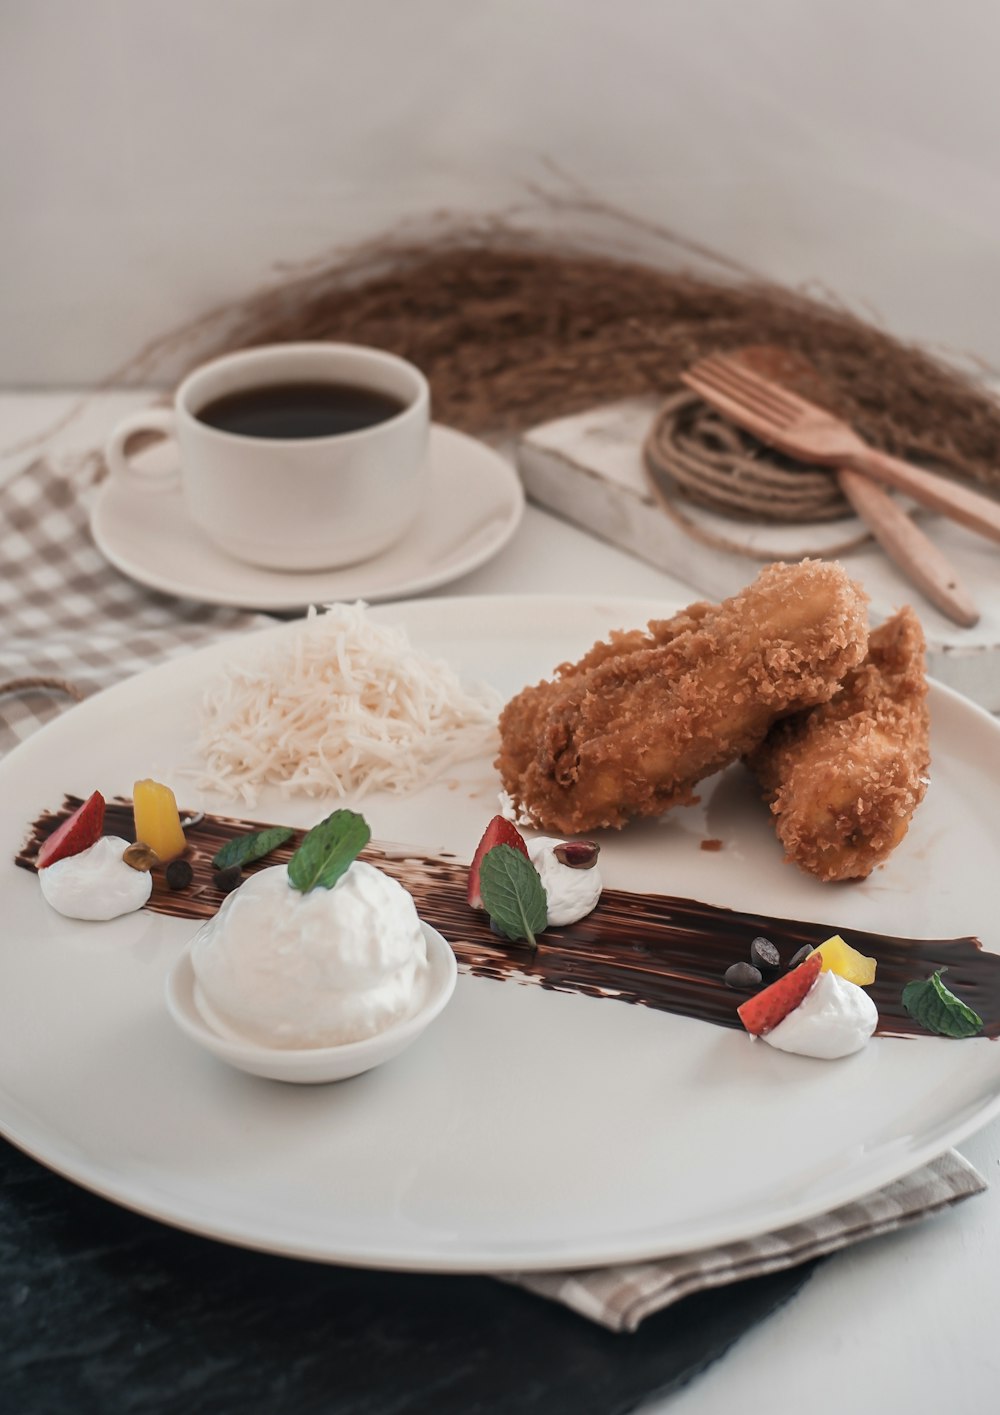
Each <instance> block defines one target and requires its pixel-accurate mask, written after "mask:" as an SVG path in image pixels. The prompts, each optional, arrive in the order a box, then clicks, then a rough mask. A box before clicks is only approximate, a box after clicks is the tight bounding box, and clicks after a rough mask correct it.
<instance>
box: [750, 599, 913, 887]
mask: <svg viewBox="0 0 1000 1415" xmlns="http://www.w3.org/2000/svg"><path fill="white" fill-rule="evenodd" d="M924 673H925V666H924V635H923V631H922V629H921V627H920V621H919V620H918V618H917V616H916V615H915V614H914V612H913V610H912V609H909V608H905V609H901V610H900V611H899V613H898V614H896V615H894V617H893V618H892V619H889V620H887V621H886V623H884V624H883V625H881V627H880V628H878V629H875V630H874V631H873V633H872V635H871V637H870V639H869V641H868V656H867V658H866V659H865V660H864V662H863V663H862V664H861V665H860V667H859V668H856V669H855V670H854V671H853V672H852V673H849V674H848V676H847V678H846V679H845V680H844V683H843V686H842V687H841V689H840V691H839V692H838V693H837V694H836V695H835V696H834V697H833V698H831V700H830V701H829V702H828V703H825V704H823V706H822V707H816V708H813V709H812V710H811V711H809V712H803V713H796V715H795V716H794V717H789V718H786V719H785V720H784V721H783V722H779V723H777V724H776V725H775V726H774V728H772V730H771V732H770V733H769V734H768V736H767V738H766V740H765V741H764V743H763V745H762V746H761V747H760V748H759V749H758V750H757V751H756V752H754V753H753V754H752V755H751V756H750V758H749V759H748V765H749V766H750V769H751V770H752V771H753V772H754V774H755V775H756V777H757V779H758V780H759V782H760V784H761V787H762V788H763V791H764V799H765V800H766V801H768V802H769V803H770V806H771V810H772V812H773V813H774V816H775V821H776V828H777V832H778V839H779V840H780V841H781V843H782V845H784V847H785V852H786V858H787V859H788V860H791V861H794V863H795V864H797V865H800V866H801V867H802V869H804V870H808V871H809V873H810V874H814V875H816V876H817V878H818V879H822V880H848V879H865V878H866V877H867V876H868V875H869V874H871V872H872V870H873V869H874V868H875V866H876V865H880V864H881V863H882V862H883V861H884V860H885V859H887V858H888V856H889V855H890V853H891V852H892V851H893V850H894V849H895V848H896V846H897V845H898V844H899V842H900V841H901V840H902V838H903V836H904V835H905V834H906V831H907V828H908V826H909V824H910V817H911V816H912V815H913V812H914V811H915V810H916V808H917V806H918V805H919V804H920V802H921V801H922V800H923V796H924V792H925V791H926V789H927V769H928V766H929V764H930V748H929V743H928V728H929V719H928V713H927V702H926V698H927V682H926V679H925V676H924Z"/></svg>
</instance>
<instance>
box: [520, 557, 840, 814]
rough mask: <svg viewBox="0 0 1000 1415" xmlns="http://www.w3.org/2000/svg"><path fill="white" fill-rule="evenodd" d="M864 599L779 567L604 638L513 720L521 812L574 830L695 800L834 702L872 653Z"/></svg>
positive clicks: (530, 694)
mask: <svg viewBox="0 0 1000 1415" xmlns="http://www.w3.org/2000/svg"><path fill="white" fill-rule="evenodd" d="M866 644H867V631H866V621H865V596H864V594H863V593H862V591H861V590H860V589H859V587H858V586H857V585H855V584H853V583H852V582H851V580H850V579H849V578H848V576H847V574H846V573H845V571H844V570H843V569H842V567H841V566H839V565H836V564H827V563H823V562H819V561H808V560H807V561H803V562H802V563H801V564H799V565H782V564H775V565H770V566H768V567H766V568H765V569H764V570H762V571H761V573H760V575H759V576H758V577H757V579H756V580H755V581H754V583H753V584H752V585H750V586H748V587H747V588H746V589H745V590H743V591H741V593H740V594H738V595H735V596H733V598H732V599H728V600H726V601H725V602H724V603H722V604H720V605H709V604H704V603H699V604H695V605H692V606H691V607H690V608H688V609H686V610H682V611H681V613H680V614H678V615H675V616H674V617H673V618H672V619H668V620H661V621H653V622H651V623H650V625H649V626H648V628H647V629H646V630H645V631H642V630H634V631H630V632H627V633H624V634H618V635H614V636H612V637H611V639H610V640H609V641H607V642H604V641H602V642H600V643H598V644H595V645H594V647H593V648H592V649H591V650H590V651H589V652H588V653H587V654H586V655H584V657H583V658H582V659H581V660H579V662H577V663H575V664H562V665H560V667H559V668H558V669H557V670H556V673H555V676H554V678H553V679H552V680H551V681H543V682H542V683H539V684H537V685H536V686H535V687H531V688H526V689H524V691H523V692H521V693H519V694H518V695H517V697H515V698H514V699H512V701H511V702H510V703H508V705H507V706H506V708H505V709H504V710H503V713H502V714H501V718H500V732H501V751H500V756H499V757H498V759H497V767H498V768H499V770H500V775H501V778H502V780H503V785H504V788H505V790H506V791H507V792H508V793H509V794H510V796H511V797H512V799H513V801H514V803H515V806H516V807H517V808H518V809H519V810H520V811H521V813H522V814H523V815H525V816H527V817H528V818H530V819H531V821H532V822H534V823H535V824H537V825H539V826H541V827H543V828H544V829H549V830H557V831H561V832H563V833H565V834H573V833H576V832H579V831H581V830H590V829H594V828H597V827H600V826H616V827H618V826H622V825H624V824H625V823H626V822H627V821H628V820H629V819H631V818H632V817H635V816H651V815H659V814H661V813H662V812H663V811H665V810H666V809H668V808H669V807H670V806H673V805H677V804H681V803H683V802H687V801H690V800H691V799H692V795H693V788H694V786H695V785H696V784H697V782H698V781H700V780H702V779H703V778H704V777H706V776H709V775H711V773H712V772H714V771H717V770H718V769H719V768H720V767H723V766H725V765H727V764H728V763H729V762H732V761H735V760H736V759H737V758H738V757H740V756H743V755H745V754H746V753H747V752H750V751H752V750H754V748H756V747H757V746H758V745H759V744H760V742H761V741H762V740H763V738H764V736H765V734H766V732H767V731H768V728H769V727H770V726H771V724H772V723H773V722H774V721H775V720H776V719H777V718H778V717H780V716H782V715H784V714H786V713H789V712H792V711H795V710H797V709H800V708H802V707H805V706H810V705H813V704H816V703H821V702H825V701H826V700H827V699H828V698H830V697H831V695H832V694H833V693H834V692H835V691H836V689H837V686H838V685H839V683H840V681H841V679H842V678H843V677H844V676H845V675H846V674H847V673H848V672H849V671H850V670H851V669H852V668H854V667H856V666H857V665H858V664H859V663H860V661H861V660H862V658H863V657H864V654H865V649H866Z"/></svg>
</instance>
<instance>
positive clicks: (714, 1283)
mask: <svg viewBox="0 0 1000 1415" xmlns="http://www.w3.org/2000/svg"><path fill="white" fill-rule="evenodd" d="M102 471H103V468H102V466H101V462H100V459H99V458H98V457H97V456H96V455H93V456H88V457H85V458H82V459H79V460H77V462H75V463H73V464H67V465H64V466H60V467H54V466H52V465H51V464H49V463H48V462H45V461H39V462H36V463H34V465H33V466H31V467H29V468H28V469H27V470H26V471H25V472H23V473H21V475H20V476H19V477H17V478H15V480H13V481H12V482H9V483H8V484H7V485H6V486H5V487H0V622H2V624H3V627H4V633H3V638H2V640H0V754H2V753H3V752H4V751H6V750H9V749H10V748H11V747H13V746H14V745H16V743H17V742H19V741H20V740H22V739H23V738H25V737H27V736H28V735H29V734H30V733H31V732H33V731H35V729H36V728H38V727H40V726H42V724H43V723H45V722H47V721H48V720H49V719H50V718H52V717H54V716H55V715H56V714H57V713H59V712H60V711H62V710H63V709H65V708H66V706H67V705H68V704H71V703H72V701H73V700H74V699H75V698H81V697H85V696H87V694H89V693H92V692H95V691H96V690H97V689H99V688H104V687H107V686H108V685H109V684H111V683H114V682H116V681H117V680H119V679H122V678H127V677H128V676H129V675H130V674H132V673H136V672H138V671H139V670H140V669H143V668H147V667H149V666H150V665H151V664H153V663H158V662H160V661H162V660H163V659H165V658H169V657H172V656H174V655H177V654H181V653H185V652H187V651H188V650H189V649H191V648H194V647H195V646H197V645H198V644H202V643H207V642H209V641H210V640H212V639H217V638H221V637H222V636H223V635H226V634H231V633H236V632H239V631H242V630H245V629H253V628H258V627H260V626H261V625H264V624H268V623H271V622H272V621H271V620H269V619H268V618H267V617H266V616H264V615H259V614H246V613H242V612H240V611H238V610H234V609H213V608H209V607H207V606H204V605H199V604H195V603H194V602H192V601H188V600H180V599H172V598H170V597H169V596H167V595H162V594H156V593H154V592H152V591H149V590H145V589H143V588H142V587H141V586H139V585H136V584H133V582H132V581H131V580H129V579H127V578H126V577H125V576H123V575H121V574H120V573H119V572H118V571H117V570H115V569H113V568H112V567H111V566H110V565H108V564H107V563H106V562H105V561H104V560H103V558H102V557H101V555H100V554H99V552H98V551H97V549H96V547H95V546H94V544H93V542H92V541H91V539H90V532H89V529H88V510H87V505H88V501H89V499H90V495H91V494H92V492H93V489H94V487H95V485H96V483H97V481H98V479H99V478H100V476H101V475H102ZM985 1188H986V1184H985V1182H984V1180H983V1179H982V1178H981V1177H980V1175H979V1174H977V1173H976V1171H975V1170H974V1169H973V1168H972V1166H971V1165H970V1164H968V1162H967V1161H966V1160H964V1159H963V1158H962V1157H961V1155H958V1154H956V1153H954V1152H952V1153H949V1154H946V1155H942V1156H941V1158H940V1159H937V1160H935V1161H934V1163H933V1164H929V1165H926V1166H924V1168H923V1169H920V1170H918V1171H917V1172H916V1173H914V1174H911V1175H909V1176H908V1177H907V1178H905V1179H901V1180H898V1181H897V1182H896V1183H895V1184H890V1185H889V1186H888V1187H887V1188H885V1189H881V1190H879V1191H878V1192H877V1193H875V1194H872V1195H870V1196H869V1197H868V1198H866V1199H863V1200H860V1201H859V1202H857V1203H854V1204H847V1205H845V1206H844V1207H843V1208H840V1209H835V1210H834V1211H833V1212H832V1213H828V1214H824V1215H822V1216H821V1217H820V1218H817V1219H813V1220H812V1221H810V1222H809V1223H802V1224H796V1225H795V1226H794V1227H791V1228H786V1229H781V1230H779V1231H778V1232H776V1233H768V1234H765V1235H763V1236H762V1237H759V1238H754V1239H749V1240H747V1241H745V1242H742V1243H732V1244H725V1245H724V1246H722V1247H719V1248H711V1249H704V1250H702V1251H700V1252H696V1253H685V1254H680V1255H679V1256H675V1257H666V1258H660V1259H657V1260H656V1261H654V1262H648V1263H640V1264H630V1265H627V1266H621V1267H608V1268H597V1269H593V1270H590V1271H585V1272H563V1273H519V1274H517V1275H516V1276H514V1277H506V1278H505V1279H504V1280H505V1281H508V1282H514V1283H516V1284H517V1285H519V1286H521V1287H524V1288H527V1289H528V1290H529V1291H531V1292H534V1293H537V1294H539V1295H540V1296H543V1297H547V1298H550V1299H552V1300H553V1301H556V1302H561V1303H563V1304H564V1305H565V1306H567V1307H571V1308H572V1309H573V1310H574V1311H576V1312H579V1313H580V1314H581V1315H582V1316H584V1317H587V1318H589V1319H590V1320H591V1321H595V1322H599V1323H600V1324H601V1325H602V1326H605V1327H608V1328H610V1329H611V1330H612V1331H634V1330H635V1329H636V1327H637V1326H638V1325H639V1323H640V1322H641V1321H642V1320H643V1319H644V1318H645V1317H647V1316H649V1315H650V1314H651V1313H653V1312H657V1311H660V1310H661V1309H662V1308H664V1307H668V1306H670V1305H671V1303H673V1302H676V1301H678V1300H679V1299H680V1298H682V1297H686V1296H687V1295H688V1294H689V1293H692V1292H697V1291H699V1290H700V1289H702V1288H712V1287H721V1286H723V1285H725V1284H727V1283H732V1282H739V1281H741V1280H742V1279H744V1278H750V1277H756V1276H760V1275H762V1274H764V1273H771V1272H776V1271H778V1270H779V1269H782V1268H788V1267H793V1266H794V1265H795V1264H797V1263H802V1262H805V1261H806V1260H807V1259H809V1258H815V1257H817V1256H819V1255H821V1254H824V1253H832V1252H834V1251H835V1250H836V1249H838V1248H843V1247H845V1246H847V1245H848V1244H850V1243H856V1242H858V1241H859V1240H860V1239H863V1238H872V1237H875V1236H877V1235H879V1234H883V1233H888V1232H890V1231H891V1230H892V1229H895V1228H901V1227H903V1226H904V1225H905V1224H909V1223H913V1222H914V1221H915V1220H917V1219H919V1218H923V1217H925V1216H926V1215H928V1214H932V1213H937V1212H938V1211H940V1210H941V1209H944V1208H947V1207H949V1206H950V1205H952V1204H955V1203H958V1202H959V1201H960V1200H962V1199H966V1198H969V1197H970V1196H971V1195H973V1194H979V1193H981V1192H982V1191H983V1190H984V1189H985Z"/></svg>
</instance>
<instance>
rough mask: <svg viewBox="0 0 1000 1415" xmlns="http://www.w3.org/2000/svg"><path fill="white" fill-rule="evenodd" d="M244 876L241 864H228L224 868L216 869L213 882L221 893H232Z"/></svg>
mask: <svg viewBox="0 0 1000 1415" xmlns="http://www.w3.org/2000/svg"><path fill="white" fill-rule="evenodd" d="M242 878H243V871H242V870H241V869H240V867H239V865H227V866H226V868H225V869H224V870H216V871H215V873H214V874H213V875H212V882H213V884H214V885H215V887H216V889H217V890H218V891H219V893H220V894H232V892H233V890H234V889H235V888H236V887H237V885H238V884H239V882H240V880H241V879H242Z"/></svg>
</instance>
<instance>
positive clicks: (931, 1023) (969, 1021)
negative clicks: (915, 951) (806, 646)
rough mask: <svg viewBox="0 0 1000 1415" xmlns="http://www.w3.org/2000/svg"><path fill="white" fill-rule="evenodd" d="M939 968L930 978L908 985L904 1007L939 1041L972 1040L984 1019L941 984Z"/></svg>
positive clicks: (943, 970) (941, 971)
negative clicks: (938, 1038)
mask: <svg viewBox="0 0 1000 1415" xmlns="http://www.w3.org/2000/svg"><path fill="white" fill-rule="evenodd" d="M946 971H947V970H946V969H944V968H939V969H938V970H937V972H936V973H932V974H931V976H930V977H929V978H926V979H918V980H917V981H916V982H912V983H907V984H906V987H905V988H904V989H903V1006H904V1007H905V1008H906V1010H907V1012H908V1013H909V1014H910V1016H911V1017H912V1018H914V1020H915V1021H917V1022H919V1023H920V1025H921V1027H926V1028H927V1030H928V1031H929V1032H936V1033H937V1034H938V1036H941V1037H974V1036H976V1035H977V1033H979V1032H981V1031H982V1030H983V1019H982V1018H981V1017H980V1015H979V1013H978V1012H973V1010H972V1008H971V1007H968V1006H967V1005H966V1004H965V1003H964V1002H963V1001H962V999H961V998H959V997H956V996H955V994H954V993H953V992H952V991H951V989H950V988H946V987H945V985H944V983H943V982H942V981H941V974H942V973H944V972H946Z"/></svg>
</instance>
